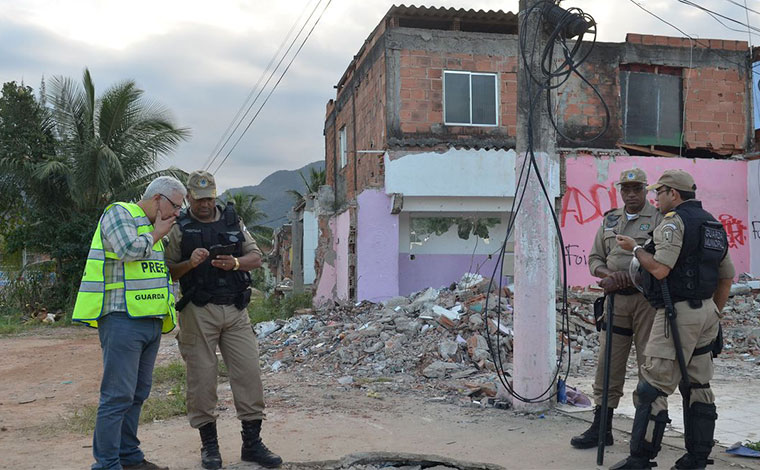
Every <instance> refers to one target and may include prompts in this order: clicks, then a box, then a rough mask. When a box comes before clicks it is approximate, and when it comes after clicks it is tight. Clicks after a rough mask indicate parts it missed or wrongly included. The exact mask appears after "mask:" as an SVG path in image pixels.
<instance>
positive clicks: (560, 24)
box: [484, 0, 610, 403]
mask: <svg viewBox="0 0 760 470" xmlns="http://www.w3.org/2000/svg"><path fill="white" fill-rule="evenodd" d="M531 15H541V21H539V22H537V23H538V24H539V25H541V24H543V25H548V24H551V25H552V26H553V30H552V32H551V34H550V35H549V41H548V42H547V44H546V45H545V46H544V49H543V50H542V51H540V52H541V76H536V75H534V73H533V71H532V70H531V68H530V64H531V63H534V60H535V58H536V54H537V53H538V52H539V51H537V48H536V44H537V41H538V37H539V35H540V31H539V30H538V28H539V26H537V27H536V28H535V29H534V30H533V31H529V30H528V28H527V19H528V18H529V17H530V16H531ZM585 34H591V35H592V37H593V39H592V41H591V43H590V45H589V46H588V47H587V49H586V50H585V51H583V49H584V44H586V43H584V41H583V37H584V35H585ZM518 35H519V46H520V47H519V49H520V58H521V60H522V61H523V63H524V64H525V70H526V71H527V72H528V74H527V75H528V77H529V80H528V83H527V86H528V96H529V106H528V124H527V125H528V129H527V135H528V145H527V150H526V154H525V158H524V159H523V164H522V166H521V168H520V173H519V176H518V179H517V183H516V188H515V196H514V198H513V200H512V207H511V212H510V216H509V223H508V225H507V233H506V236H505V238H504V242H503V243H502V245H501V249H500V250H499V256H498V258H497V260H496V266H495V267H494V271H493V274H492V276H491V280H490V282H489V285H488V293H487V294H486V301H485V306H484V311H485V312H488V304H489V301H490V297H491V291H492V287H493V283H494V278H495V277H496V276H497V271H498V276H499V282H498V294H497V307H496V309H495V310H496V315H497V318H496V331H495V332H494V333H495V334H496V345H495V347H494V344H493V342H492V341H491V336H490V332H489V327H488V322H487V321H486V322H485V337H486V342H487V343H488V348H489V350H490V352H491V356H492V358H493V360H494V366H495V368H496V371H497V376H498V377H499V380H500V382H501V383H502V385H503V386H504V387H505V388H506V389H507V391H508V392H509V393H510V394H511V395H512V396H513V397H515V398H516V399H517V400H520V401H523V402H526V403H538V402H542V401H546V400H549V399H551V398H552V397H554V396H555V395H556V388H555V383H556V382H557V379H558V377H559V374H560V371H561V370H562V362H563V354H562V345H560V351H559V354H558V358H557V365H556V367H557V368H556V370H555V372H554V377H553V379H552V381H551V383H549V384H548V385H547V388H546V389H545V390H544V391H543V392H542V393H541V394H540V395H538V396H537V397H523V396H521V395H520V394H518V393H517V392H515V390H514V388H513V387H512V384H511V383H510V381H509V379H508V378H507V377H508V374H507V373H506V371H505V369H504V364H503V362H502V359H501V354H500V350H501V349H500V334H499V329H500V325H501V312H502V307H501V295H502V291H503V286H502V283H503V276H502V275H501V273H502V272H503V269H504V260H505V254H506V247H507V245H508V241H509V239H510V238H511V236H512V231H513V229H514V224H515V216H516V214H517V213H518V212H519V211H520V208H521V206H522V202H523V198H524V196H525V192H526V190H527V184H528V181H529V179H530V176H531V173H535V175H536V178H537V181H538V183H539V185H540V187H541V191H542V193H543V196H544V199H545V201H546V203H547V204H549V206H550V207H552V208H553V207H554V204H553V200H552V197H551V195H550V194H549V191H548V190H547V188H546V184H545V183H544V181H543V177H542V176H541V173H540V170H539V166H538V162H537V160H536V155H535V152H534V142H533V136H534V134H533V132H534V127H533V125H534V124H533V122H534V115H535V114H534V113H535V112H536V111H537V110H538V106H539V105H540V103H541V102H542V97H541V95H542V93H546V94H547V104H548V106H549V115H550V122H551V123H552V126H553V128H554V129H555V131H556V132H557V134H559V135H561V136H563V138H565V139H567V140H571V141H574V142H578V143H587V142H591V141H593V140H596V139H597V138H599V137H600V136H601V135H603V134H604V133H605V132H606V131H607V129H608V127H609V121H610V114H609V108H608V107H607V104H606V103H605V102H604V99H603V97H602V96H601V94H600V93H599V91H598V90H597V89H596V87H594V86H593V85H592V84H591V83H590V82H589V81H588V80H587V79H586V78H585V77H584V76H583V74H582V73H581V72H580V70H579V68H578V67H579V66H580V65H581V64H582V63H583V62H584V61H585V60H586V59H587V58H588V56H589V55H590V54H591V51H592V49H593V47H594V44H595V42H596V27H595V22H594V20H593V18H592V17H591V16H590V15H588V14H586V13H584V12H583V11H581V10H580V9H576V8H573V9H570V10H562V9H559V8H558V7H557V6H556V5H555V4H554V3H553V2H551V1H548V0H547V1H545V2H541V3H538V4H536V5H534V6H532V7H531V8H529V9H528V10H527V11H526V12H524V13H523V15H522V20H521V24H520V27H519V32H518ZM573 36H578V39H577V40H576V41H575V42H574V43H573V44H569V43H568V39H569V38H570V37H573ZM531 37H532V38H533V41H532V43H531V44H529V38H531ZM555 47H556V48H559V49H560V50H561V51H562V61H561V62H560V63H559V64H558V65H557V66H553V65H552V64H553V62H554V52H555ZM572 75H576V76H578V77H579V78H580V79H581V81H582V82H583V83H584V84H586V85H587V86H590V87H591V88H592V89H593V90H594V92H595V95H596V96H597V97H598V98H599V100H600V102H601V103H602V106H603V107H604V109H605V120H604V126H603V129H601V130H600V132H599V133H598V134H597V135H596V136H594V137H593V138H591V139H589V140H584V141H578V140H575V139H571V138H568V137H567V136H565V135H564V134H563V133H562V132H561V131H560V130H559V129H558V126H557V120H556V119H555V118H554V116H553V115H552V114H553V112H552V109H551V99H550V98H549V95H550V94H551V91H552V90H554V89H556V88H558V87H559V86H561V85H562V84H564V83H565V82H566V81H567V80H568V79H569V78H570V77H571V76H572ZM555 82H556V83H555ZM552 219H553V222H554V228H555V231H556V233H557V239H558V243H559V245H560V252H561V260H562V308H561V313H560V314H561V323H560V332H561V334H562V335H563V337H562V342H563V343H564V342H565V341H567V354H568V360H567V362H568V364H567V369H566V371H565V376H564V377H565V379H567V376H568V375H569V372H570V356H571V354H572V351H571V347H570V341H569V337H570V335H569V327H570V322H569V318H568V308H567V263H566V261H565V257H566V253H565V246H564V240H563V238H562V232H561V228H560V221H559V219H558V218H557V215H556V213H555V212H554V211H553V210H552ZM514 314H515V315H519V312H514Z"/></svg>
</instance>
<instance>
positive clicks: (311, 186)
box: [286, 167, 327, 205]
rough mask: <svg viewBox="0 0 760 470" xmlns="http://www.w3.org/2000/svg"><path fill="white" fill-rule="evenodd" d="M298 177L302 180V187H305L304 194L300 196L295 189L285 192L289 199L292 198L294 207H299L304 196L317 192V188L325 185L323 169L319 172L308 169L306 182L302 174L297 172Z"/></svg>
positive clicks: (314, 169) (325, 174)
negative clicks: (294, 203)
mask: <svg viewBox="0 0 760 470" xmlns="http://www.w3.org/2000/svg"><path fill="white" fill-rule="evenodd" d="M298 175H299V176H300V177H301V180H303V184H304V186H306V192H305V193H304V194H301V192H300V191H298V190H295V189H288V190H287V191H286V192H287V193H288V194H289V195H290V196H291V197H293V199H294V200H295V202H296V205H299V204H300V203H301V202H302V201H303V200H304V199H305V198H306V195H308V194H315V193H317V192H319V187H320V186H324V185H325V184H327V173H325V170H324V168H323V169H321V170H318V169H316V168H313V167H312V168H310V169H309V180H308V181H307V180H306V177H305V176H304V175H303V173H302V172H300V171H299V172H298Z"/></svg>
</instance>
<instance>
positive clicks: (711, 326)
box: [641, 299, 719, 439]
mask: <svg viewBox="0 0 760 470" xmlns="http://www.w3.org/2000/svg"><path fill="white" fill-rule="evenodd" d="M674 306H675V309H676V324H677V326H678V332H679V336H680V338H681V349H682V351H683V357H684V361H686V372H687V373H688V374H689V381H690V382H691V383H698V384H706V383H709V382H710V380H712V377H713V362H712V354H710V353H707V354H700V355H698V356H694V355H693V352H694V350H695V349H696V348H701V347H703V346H707V345H708V344H710V343H712V342H713V341H714V340H715V338H716V337H717V336H718V322H719V317H718V308H717V307H716V306H715V303H714V302H713V301H712V299H706V300H703V301H702V306H701V307H700V308H696V309H695V308H691V307H690V306H689V303H688V302H687V301H683V302H676V304H675V305H674ZM645 353H646V356H647V357H646V361H645V363H644V365H643V366H642V367H641V376H642V378H643V379H644V380H646V381H647V382H649V384H650V385H652V386H653V387H655V388H656V389H658V390H661V391H662V392H663V393H666V394H667V395H671V394H673V392H674V391H675V389H676V387H678V383H679V382H680V381H681V369H680V368H679V366H678V359H677V358H676V350H675V346H674V345H673V335H672V333H671V331H670V328H668V327H667V323H666V318H665V309H658V310H657V315H656V316H655V318H654V324H653V325H652V333H651V334H650V336H649V343H648V344H647V348H646V350H645ZM714 401H715V396H714V395H713V392H712V389H710V388H695V389H692V390H691V400H690V402H689V405H691V404H692V403H695V402H700V403H707V404H711V403H713V402H714ZM667 409H668V398H667V397H663V396H659V397H657V399H656V400H655V401H654V403H652V412H651V414H652V415H653V416H656V415H657V414H658V413H659V412H660V411H662V410H667ZM650 431H651V429H650V430H648V433H649V432H650ZM650 438H651V436H649V435H647V439H650Z"/></svg>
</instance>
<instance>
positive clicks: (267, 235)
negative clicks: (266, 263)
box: [220, 192, 273, 252]
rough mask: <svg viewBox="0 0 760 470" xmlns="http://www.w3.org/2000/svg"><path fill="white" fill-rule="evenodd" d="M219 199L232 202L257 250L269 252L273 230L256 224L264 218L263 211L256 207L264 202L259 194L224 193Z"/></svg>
mask: <svg viewBox="0 0 760 470" xmlns="http://www.w3.org/2000/svg"><path fill="white" fill-rule="evenodd" d="M220 199H221V200H222V201H224V202H225V203H226V202H228V201H232V202H234V203H235V212H236V213H237V215H238V217H240V218H241V219H242V220H243V223H244V224H245V226H246V228H247V229H248V232H249V233H250V234H251V236H252V237H253V239H254V240H255V241H256V244H257V245H259V248H261V250H262V251H264V252H267V251H269V250H271V248H272V233H273V230H272V229H271V228H269V227H266V226H264V225H258V224H257V223H256V222H259V221H260V220H262V219H264V218H266V214H265V213H264V211H262V210H261V209H260V208H259V207H258V205H259V204H260V203H261V202H262V201H264V200H265V199H264V197H263V196H261V195H260V194H246V193H242V192H237V193H235V194H232V195H230V193H228V192H225V193H224V194H222V196H221V197H220Z"/></svg>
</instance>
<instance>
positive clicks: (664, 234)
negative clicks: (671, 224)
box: [662, 230, 673, 243]
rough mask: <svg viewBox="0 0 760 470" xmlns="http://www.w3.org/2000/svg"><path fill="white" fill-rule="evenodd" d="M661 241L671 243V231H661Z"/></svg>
mask: <svg viewBox="0 0 760 470" xmlns="http://www.w3.org/2000/svg"><path fill="white" fill-rule="evenodd" d="M662 239H663V240H665V241H666V242H668V243H670V242H672V241H673V231H672V230H663V231H662Z"/></svg>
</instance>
